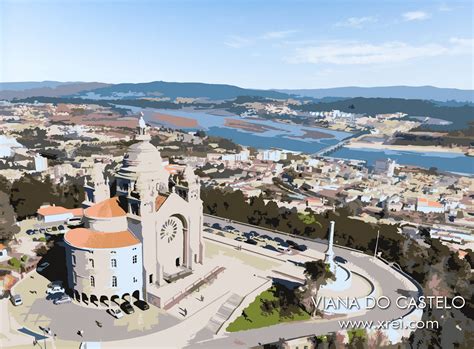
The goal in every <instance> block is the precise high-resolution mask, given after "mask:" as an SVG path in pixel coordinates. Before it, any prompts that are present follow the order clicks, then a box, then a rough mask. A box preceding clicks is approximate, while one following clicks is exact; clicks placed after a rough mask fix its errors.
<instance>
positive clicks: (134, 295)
mask: <svg viewBox="0 0 474 349" xmlns="http://www.w3.org/2000/svg"><path fill="white" fill-rule="evenodd" d="M132 297H133V298H135V299H136V300H139V299H140V291H139V290H136V291H134V292H133V293H132Z"/></svg>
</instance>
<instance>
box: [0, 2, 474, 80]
mask: <svg viewBox="0 0 474 349" xmlns="http://www.w3.org/2000/svg"><path fill="white" fill-rule="evenodd" d="M473 7H474V5H473V4H472V3H471V2H468V1H450V2H446V3H443V2H438V1H417V2H404V3H401V2H377V1H374V0H370V1H369V0H366V1H361V2H360V3H358V5H357V6H352V5H351V3H350V2H349V1H332V2H329V1H309V0H301V1H277V2H275V3H272V4H271V5H270V4H268V3H267V2H264V1H239V2H237V1H226V2H220V1H216V0H205V1H199V2H190V1H179V2H172V1H157V2H149V1H110V2H109V1H106V2H99V1H86V2H79V1H73V0H67V1H62V2H60V1H58V0H49V1H32V0H22V1H13V0H1V1H0V20H1V21H2V32H1V35H0V44H1V47H2V49H1V51H2V54H1V57H2V58H1V59H0V81H2V82H19V81H44V80H54V81H99V82H107V83H120V82H132V83H134V82H146V81H155V80H163V81H178V82H205V83H223V84H231V85H237V86H240V87H248V88H261V89H270V88H274V89H308V88H331V87H340V86H361V87H371V86H437V87H450V88H459V89H473V88H474V83H473V78H472V76H474V69H473V50H474V47H473V33H472V25H473V23H472V21H473V19H472V11H473V9H474V8H473Z"/></svg>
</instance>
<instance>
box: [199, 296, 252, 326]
mask: <svg viewBox="0 0 474 349" xmlns="http://www.w3.org/2000/svg"><path fill="white" fill-rule="evenodd" d="M243 299H244V298H243V297H241V296H239V295H238V294H235V293H232V294H231V295H230V296H229V298H227V301H226V302H225V303H224V304H222V305H221V306H220V308H219V310H217V313H216V314H215V315H214V316H213V317H212V318H211V319H210V320H209V322H208V324H207V326H206V328H207V329H209V330H211V331H212V332H213V333H217V331H219V329H220V327H221V326H222V325H223V324H224V322H226V321H227V319H228V318H229V317H230V316H231V315H232V312H233V311H234V309H235V308H237V307H238V306H239V304H240V303H241V302H242V300H243Z"/></svg>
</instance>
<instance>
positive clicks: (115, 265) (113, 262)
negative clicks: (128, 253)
mask: <svg viewBox="0 0 474 349" xmlns="http://www.w3.org/2000/svg"><path fill="white" fill-rule="evenodd" d="M110 264H111V265H112V268H117V260H116V259H115V258H113V259H111V260H110Z"/></svg>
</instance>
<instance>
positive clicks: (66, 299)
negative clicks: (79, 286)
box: [53, 294, 72, 305]
mask: <svg viewBox="0 0 474 349" xmlns="http://www.w3.org/2000/svg"><path fill="white" fill-rule="evenodd" d="M71 302H72V299H71V297H69V296H68V295H67V294H65V295H62V296H61V298H57V299H55V300H54V301H53V303H54V304H56V305H58V304H66V303H71Z"/></svg>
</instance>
